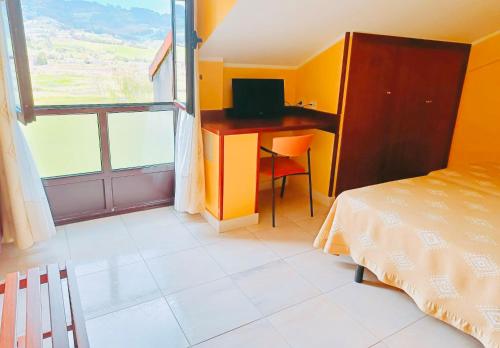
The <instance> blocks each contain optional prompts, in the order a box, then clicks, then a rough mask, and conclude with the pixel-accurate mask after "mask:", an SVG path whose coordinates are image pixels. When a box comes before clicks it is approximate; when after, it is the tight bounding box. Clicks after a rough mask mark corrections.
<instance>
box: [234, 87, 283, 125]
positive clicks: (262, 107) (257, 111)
mask: <svg viewBox="0 0 500 348" xmlns="http://www.w3.org/2000/svg"><path fill="white" fill-rule="evenodd" d="M284 108H285V82H284V81H283V80H279V79H233V114H234V115H235V116H242V117H258V116H266V115H279V114H280V113H281V112H282V111H283V109H284Z"/></svg>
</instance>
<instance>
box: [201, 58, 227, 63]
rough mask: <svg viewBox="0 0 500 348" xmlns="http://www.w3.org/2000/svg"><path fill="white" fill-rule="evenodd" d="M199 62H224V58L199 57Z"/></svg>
mask: <svg viewBox="0 0 500 348" xmlns="http://www.w3.org/2000/svg"><path fill="white" fill-rule="evenodd" d="M200 60H201V61H202V62H219V63H222V62H224V58H222V57H200Z"/></svg>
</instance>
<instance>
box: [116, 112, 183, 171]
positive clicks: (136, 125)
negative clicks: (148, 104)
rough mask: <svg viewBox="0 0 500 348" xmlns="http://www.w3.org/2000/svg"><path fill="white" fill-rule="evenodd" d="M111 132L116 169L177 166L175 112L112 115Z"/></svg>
mask: <svg viewBox="0 0 500 348" xmlns="http://www.w3.org/2000/svg"><path fill="white" fill-rule="evenodd" d="M108 129H109V146H110V153H111V167H112V168H113V169H126V168H134V167H143V166H144V167H145V166H152V165H158V164H164V163H174V137H173V134H174V112H173V111H154V112H151V111H150V112H126V113H110V114H109V115H108ZM166 135H171V136H166Z"/></svg>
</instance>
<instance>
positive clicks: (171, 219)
mask: <svg viewBox="0 0 500 348" xmlns="http://www.w3.org/2000/svg"><path fill="white" fill-rule="evenodd" d="M120 217H121V219H122V221H123V222H124V223H125V225H126V226H127V227H141V226H148V225H151V224H154V225H167V226H168V225H170V224H172V223H178V222H181V221H180V220H179V218H178V217H177V216H176V215H175V214H174V209H173V207H164V208H157V209H150V210H143V211H138V212H135V213H130V214H124V215H120Z"/></svg>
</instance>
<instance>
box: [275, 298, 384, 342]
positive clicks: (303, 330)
mask: <svg viewBox="0 0 500 348" xmlns="http://www.w3.org/2000/svg"><path fill="white" fill-rule="evenodd" d="M269 321H270V322H271V324H273V326H274V327H275V328H276V329H277V330H278V331H279V332H280V333H281V335H283V337H284V338H285V339H286V341H287V342H288V343H289V344H290V345H291V346H292V347H294V348H330V347H339V348H344V347H345V348H358V347H359V348H367V347H369V346H371V345H373V344H375V343H376V342H378V339H377V338H376V337H375V336H373V335H372V334H371V333H370V332H369V331H368V330H366V329H365V328H363V327H362V326H361V324H359V323H358V322H356V321H355V320H354V319H351V318H350V317H349V315H348V314H347V313H346V312H345V311H344V310H342V308H340V307H339V306H337V305H336V304H334V303H333V302H332V301H330V300H329V299H328V298H327V297H325V296H324V295H323V296H320V297H316V298H313V299H312V300H309V301H306V302H303V303H301V304H299V305H297V306H294V307H291V308H288V309H285V310H283V311H281V312H279V313H276V314H274V315H273V316H271V317H269Z"/></svg>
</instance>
